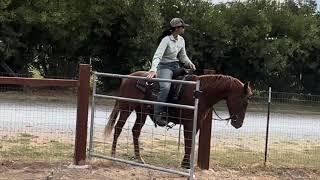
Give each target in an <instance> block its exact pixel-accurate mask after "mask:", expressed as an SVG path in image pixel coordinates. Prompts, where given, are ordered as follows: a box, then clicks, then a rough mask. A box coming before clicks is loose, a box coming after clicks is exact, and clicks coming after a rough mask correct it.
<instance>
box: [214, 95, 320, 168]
mask: <svg viewBox="0 0 320 180" xmlns="http://www.w3.org/2000/svg"><path fill="white" fill-rule="evenodd" d="M271 97H272V98H271V105H270V107H271V108H270V122H269V136H268V146H267V152H268V153H267V163H268V164H269V165H270V164H271V165H275V166H282V167H310V168H318V167H320V156H319V153H318V152H319V150H320V149H319V148H320V147H319V143H320V141H319V137H320V96H313V95H302V94H294V93H280V92H273V93H272V94H271ZM216 109H217V110H218V113H220V114H222V116H223V115H224V116H225V117H227V116H228V112H227V107H226V105H225V104H224V103H220V104H218V105H217V106H216ZM219 110H220V111H219ZM267 113H268V92H259V93H256V94H255V95H254V98H253V99H252V100H250V103H249V107H248V110H247V113H246V118H245V120H244V123H243V126H242V127H241V128H240V129H235V128H233V127H232V126H231V125H230V124H228V125H227V124H226V122H220V121H213V128H212V142H211V164H212V165H213V166H215V165H218V166H227V167H235V168H239V167H249V166H252V165H257V164H263V163H264V158H265V152H266V131H267ZM213 116H215V115H213Z"/></svg>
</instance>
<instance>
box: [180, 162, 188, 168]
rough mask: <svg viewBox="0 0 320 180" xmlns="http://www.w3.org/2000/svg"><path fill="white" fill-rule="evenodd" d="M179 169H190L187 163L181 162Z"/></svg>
mask: <svg viewBox="0 0 320 180" xmlns="http://www.w3.org/2000/svg"><path fill="white" fill-rule="evenodd" d="M181 167H182V168H184V169H190V163H188V162H182V163H181Z"/></svg>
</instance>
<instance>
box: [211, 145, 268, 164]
mask: <svg viewBox="0 0 320 180" xmlns="http://www.w3.org/2000/svg"><path fill="white" fill-rule="evenodd" d="M263 159H264V154H263V152H256V151H252V150H249V149H239V148H225V149H218V150H212V151H211V158H210V161H211V165H213V166H214V165H219V166H223V167H228V168H236V167H239V166H240V167H243V166H248V165H252V164H257V163H263Z"/></svg>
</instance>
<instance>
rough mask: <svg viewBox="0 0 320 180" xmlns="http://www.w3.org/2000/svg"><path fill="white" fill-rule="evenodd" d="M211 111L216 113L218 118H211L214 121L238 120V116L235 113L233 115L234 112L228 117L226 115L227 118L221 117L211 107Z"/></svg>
mask: <svg viewBox="0 0 320 180" xmlns="http://www.w3.org/2000/svg"><path fill="white" fill-rule="evenodd" d="M213 112H214V113H215V114H216V116H217V117H218V119H217V118H212V119H213V120H215V121H228V122H229V121H230V120H231V122H236V121H237V120H238V116H237V115H234V114H232V115H231V116H230V117H228V118H221V117H220V116H219V115H218V113H217V111H216V110H215V109H214V108H213Z"/></svg>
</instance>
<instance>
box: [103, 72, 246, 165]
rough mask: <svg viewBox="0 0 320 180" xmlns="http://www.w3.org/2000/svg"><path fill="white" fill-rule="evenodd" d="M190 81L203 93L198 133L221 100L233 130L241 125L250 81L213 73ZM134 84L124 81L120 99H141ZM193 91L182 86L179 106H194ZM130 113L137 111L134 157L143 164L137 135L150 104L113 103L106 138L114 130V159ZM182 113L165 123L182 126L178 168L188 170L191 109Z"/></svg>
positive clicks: (151, 115)
mask: <svg viewBox="0 0 320 180" xmlns="http://www.w3.org/2000/svg"><path fill="white" fill-rule="evenodd" d="M147 74H148V72H146V71H137V72H134V73H131V74H130V75H131V76H141V77H146V76H147ZM191 80H192V81H197V80H199V81H200V91H202V92H201V94H200V97H199V104H198V117H197V127H196V130H197V132H198V130H199V128H200V127H202V126H205V124H204V123H203V122H205V119H206V118H210V119H211V120H212V117H208V116H210V115H211V111H212V107H213V105H215V104H216V103H218V102H219V101H221V100H226V103H227V107H228V111H229V115H230V118H228V119H230V121H231V125H232V126H233V127H234V128H236V129H238V128H240V127H241V126H242V124H243V120H244V118H245V113H246V110H247V106H248V102H249V98H250V97H251V96H252V90H251V88H250V85H249V84H250V82H247V83H245V84H243V83H242V82H241V81H240V80H238V79H236V78H234V77H232V76H227V75H214V74H210V75H200V76H196V75H192V78H191ZM136 83H137V80H136V79H131V78H126V79H123V80H122V82H121V85H120V88H119V96H121V97H126V98H134V99H144V97H145V94H144V93H143V92H142V91H141V90H139V89H138V88H136ZM194 91H195V85H190V84H188V85H184V87H183V91H182V92H181V94H180V98H179V100H178V103H179V104H185V105H192V106H193V105H194V96H193V95H194ZM151 106H152V105H151ZM148 107H149V108H148ZM170 108H171V107H170ZM133 111H135V112H136V121H135V124H134V126H133V128H132V133H133V143H134V158H135V159H136V160H137V161H138V162H140V163H144V160H143V159H142V157H141V156H140V148H139V136H140V133H141V129H142V127H143V125H144V124H145V121H146V118H147V115H149V117H150V118H151V119H152V118H153V106H152V108H150V105H149V106H147V105H146V104H141V103H134V102H126V101H116V102H115V104H114V108H113V110H112V112H111V114H110V116H109V121H108V123H107V125H106V127H105V136H109V135H110V134H111V132H112V130H113V128H114V137H113V143H112V149H111V155H112V156H113V157H115V155H116V146H117V140H118V137H119V136H120V133H121V131H122V128H123V126H124V124H125V123H126V120H127V118H128V117H129V115H130V114H131V113H132V112H133ZM170 111H171V112H172V111H178V109H177V108H171V109H170ZM181 111H182V112H181V113H180V115H181V119H179V120H177V118H173V117H171V116H170V117H168V120H169V121H170V122H174V123H176V124H181V125H183V126H184V142H185V144H184V149H185V154H184V157H183V160H182V162H181V166H182V167H183V168H186V169H190V155H191V146H192V129H193V122H192V119H193V110H188V109H182V110H181ZM119 114H120V116H119V119H118V121H117V123H116V119H117V117H118V115H119ZM115 123H116V125H115ZM114 125H115V127H114Z"/></svg>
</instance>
